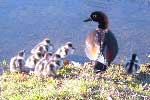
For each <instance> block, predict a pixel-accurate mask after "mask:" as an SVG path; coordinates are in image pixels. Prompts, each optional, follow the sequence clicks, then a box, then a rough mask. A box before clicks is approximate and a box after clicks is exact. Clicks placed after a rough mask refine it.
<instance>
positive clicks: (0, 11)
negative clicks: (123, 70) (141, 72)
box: [0, 0, 150, 63]
mask: <svg viewBox="0 0 150 100" xmlns="http://www.w3.org/2000/svg"><path fill="white" fill-rule="evenodd" d="M92 11H104V12H105V13H106V14H107V15H108V17H109V21H110V26H109V28H110V29H111V30H112V32H113V33H114V34H115V36H116V37H117V40H118V43H119V54H118V56H117V57H116V59H115V61H114V62H116V63H120V62H121V61H124V60H125V59H126V57H130V56H131V54H132V53H137V54H138V56H139V58H140V59H141V61H142V62H143V63H145V62H149V61H150V58H148V57H147V56H148V55H149V54H150V35H149V34H150V0H0V61H1V60H3V59H7V60H10V58H11V57H12V56H14V55H16V53H17V52H18V51H19V50H21V49H25V50H26V51H27V54H26V56H28V55H29V54H30V53H29V52H30V50H31V49H32V48H33V46H34V45H36V43H38V42H39V41H41V40H42V39H43V38H45V37H49V38H50V39H51V41H52V43H53V44H54V46H55V49H57V48H58V47H59V46H61V45H63V44H64V43H65V42H67V41H71V42H73V44H74V46H75V47H76V52H75V53H74V55H72V56H70V59H71V60H75V61H80V62H84V61H87V60H88V59H87V58H86V56H85V53H84V46H85V45H84V41H85V38H86V36H87V34H88V33H89V32H90V31H93V30H94V29H95V28H96V27H97V24H96V23H93V22H91V23H90V22H89V23H84V22H83V20H84V19H86V18H87V17H88V16H89V15H90V13H91V12H92Z"/></svg>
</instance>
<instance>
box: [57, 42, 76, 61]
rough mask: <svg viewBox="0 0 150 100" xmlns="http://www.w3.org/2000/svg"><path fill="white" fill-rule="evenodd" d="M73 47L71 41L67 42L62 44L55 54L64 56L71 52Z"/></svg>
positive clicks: (73, 49)
mask: <svg viewBox="0 0 150 100" xmlns="http://www.w3.org/2000/svg"><path fill="white" fill-rule="evenodd" d="M74 51H75V48H74V47H73V44H72V43H71V42H67V43H66V44H65V45H64V46H62V47H60V48H59V49H58V50H57V51H56V52H55V54H59V55H60V56H61V58H66V57H67V56H68V55H69V54H73V53H74Z"/></svg>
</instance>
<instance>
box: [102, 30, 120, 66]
mask: <svg viewBox="0 0 150 100" xmlns="http://www.w3.org/2000/svg"><path fill="white" fill-rule="evenodd" d="M104 41H105V43H104V45H106V46H107V50H105V53H106V54H105V56H106V59H107V62H108V64H109V63H111V62H112V61H113V60H114V59H115V57H116V56H117V53H118V42H117V39H116V37H115V35H114V34H113V33H112V32H111V31H108V33H106V34H105V40H104Z"/></svg>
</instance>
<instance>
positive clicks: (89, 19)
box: [83, 18, 92, 22]
mask: <svg viewBox="0 0 150 100" xmlns="http://www.w3.org/2000/svg"><path fill="white" fill-rule="evenodd" d="M89 21H92V19H91V18H88V19H86V20H84V21H83V22H89Z"/></svg>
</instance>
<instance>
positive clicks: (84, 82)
mask: <svg viewBox="0 0 150 100" xmlns="http://www.w3.org/2000/svg"><path fill="white" fill-rule="evenodd" d="M149 65H150V64H144V65H142V66H141V69H140V71H139V73H138V74H137V75H127V74H126V73H125V71H124V69H123V68H122V65H111V67H110V68H109V69H108V70H107V71H106V72H103V73H99V74H95V73H93V69H92V68H91V66H90V65H89V64H88V63H85V64H84V65H77V66H75V65H72V64H69V65H66V66H64V68H63V69H61V70H60V71H59V72H58V77H57V78H52V77H44V76H40V77H37V76H35V75H26V74H24V73H21V74H19V73H14V74H11V73H9V72H6V73H4V74H3V75H2V76H1V77H0V78H1V79H0V80H1V91H0V100H77V99H79V100H107V98H108V97H109V98H113V99H115V100H141V99H145V100H146V99H150V67H148V66H149Z"/></svg>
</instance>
